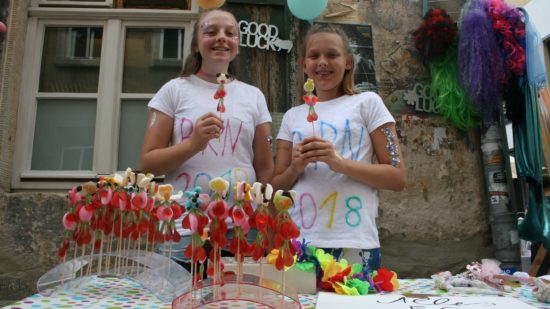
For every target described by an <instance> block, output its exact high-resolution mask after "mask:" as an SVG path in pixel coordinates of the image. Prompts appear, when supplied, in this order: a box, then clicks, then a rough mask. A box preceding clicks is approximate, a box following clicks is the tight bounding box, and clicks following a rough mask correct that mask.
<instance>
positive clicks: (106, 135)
mask: <svg viewBox="0 0 550 309" xmlns="http://www.w3.org/2000/svg"><path fill="white" fill-rule="evenodd" d="M193 7H194V8H195V10H191V11H183V10H181V11H174V10H144V9H135V10H134V9H124V10H121V9H97V8H90V9H84V10H83V9H82V8H59V9H57V8H56V9H52V8H41V7H35V8H30V9H29V20H28V23H27V34H26V39H25V54H24V61H23V69H22V83H21V84H22V85H25V86H24V87H21V89H20V99H19V111H18V115H17V131H16V143H15V149H14V165H13V171H12V188H13V189H15V190H20V189H23V190H24V189H45V190H49V189H53V190H57V189H67V188H69V187H71V186H74V185H78V184H80V183H82V181H83V180H88V179H91V178H95V177H98V176H101V175H111V174H113V173H115V172H121V171H117V170H116V168H117V162H118V158H117V156H118V144H119V136H118V134H119V133H118V132H119V131H120V123H119V122H120V110H121V102H122V101H123V100H124V99H142V100H149V99H151V98H152V97H153V95H154V93H122V74H123V65H124V62H123V57H124V44H125V37H126V29H128V28H161V29H162V28H181V29H184V47H183V51H184V53H183V59H185V57H186V56H187V54H188V53H189V46H190V43H191V35H192V32H193V31H192V29H193V27H194V24H195V21H196V19H197V17H198V10H197V9H196V7H197V6H196V2H195V1H193ZM55 26H59V27H70V26H75V27H102V28H103V38H102V46H101V58H100V60H99V61H100V62H99V65H100V70H99V82H98V89H97V93H59V92H56V93H53V92H39V91H38V90H39V82H40V68H41V61H42V52H43V47H44V38H45V32H46V31H45V30H46V28H47V27H55ZM183 59H182V63H183ZM40 99H94V100H96V104H97V105H96V107H97V110H96V120H95V125H96V127H95V132H94V151H93V163H92V169H91V170H76V171H69V170H61V171H59V170H52V171H46V170H31V160H32V148H33V143H34V130H35V122H36V111H37V103H38V100H40ZM110 102H114V103H110ZM113 132H115V133H114V134H113Z"/></svg>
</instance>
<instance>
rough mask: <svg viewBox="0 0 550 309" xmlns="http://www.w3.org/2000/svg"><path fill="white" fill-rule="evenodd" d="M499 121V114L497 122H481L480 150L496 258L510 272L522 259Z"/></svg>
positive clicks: (511, 188) (506, 156)
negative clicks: (482, 123)
mask: <svg viewBox="0 0 550 309" xmlns="http://www.w3.org/2000/svg"><path fill="white" fill-rule="evenodd" d="M502 123H504V122H503V121H502V115H501V121H500V122H497V121H495V122H490V123H485V124H484V125H482V132H481V152H482V163H483V169H484V174H485V187H486V191H487V196H488V199H489V221H490V225H491V234H492V238H493V246H494V249H495V258H496V259H497V260H499V261H500V262H502V264H501V268H502V269H504V270H506V269H508V270H510V271H513V270H520V265H521V258H520V248H519V237H518V229H517V219H516V213H517V211H516V210H515V209H512V208H514V205H512V203H511V201H512V200H513V198H511V197H513V196H514V194H513V193H514V189H513V185H512V174H511V168H510V162H509V151H508V142H507V140H506V138H505V137H506V134H505V133H504V128H503V126H502V125H501V124H502Z"/></svg>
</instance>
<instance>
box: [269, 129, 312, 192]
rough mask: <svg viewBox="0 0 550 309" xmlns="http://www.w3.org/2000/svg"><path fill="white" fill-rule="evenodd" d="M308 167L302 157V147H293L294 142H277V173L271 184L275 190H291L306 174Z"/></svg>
mask: <svg viewBox="0 0 550 309" xmlns="http://www.w3.org/2000/svg"><path fill="white" fill-rule="evenodd" d="M306 165H307V162H305V161H304V160H303V159H302V158H301V157H300V146H296V147H293V145H292V142H290V141H285V140H277V155H276V156H275V172H274V175H273V180H272V181H271V184H272V185H273V190H274V191H277V190H279V189H280V190H290V189H292V186H294V184H295V183H296V181H297V180H298V177H300V175H301V174H302V173H303V172H304V169H305V167H306Z"/></svg>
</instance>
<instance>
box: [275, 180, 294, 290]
mask: <svg viewBox="0 0 550 309" xmlns="http://www.w3.org/2000/svg"><path fill="white" fill-rule="evenodd" d="M295 199H296V191H283V190H277V192H275V196H274V197H273V205H275V209H277V212H278V213H277V215H276V216H275V219H273V222H272V226H273V234H274V235H275V236H274V237H273V242H274V244H275V248H278V249H279V253H278V255H277V259H276V260H275V268H277V269H278V270H283V271H282V273H283V278H282V280H281V281H282V288H281V290H282V291H284V290H285V285H286V280H285V271H284V267H285V266H286V267H290V266H292V265H293V264H294V255H295V254H296V248H294V246H293V245H292V243H291V240H292V239H295V238H297V237H298V236H300V230H299V229H298V227H297V226H296V224H295V223H294V222H293V221H292V218H291V217H290V214H289V213H288V210H289V209H290V208H292V206H293V205H294V200H295Z"/></svg>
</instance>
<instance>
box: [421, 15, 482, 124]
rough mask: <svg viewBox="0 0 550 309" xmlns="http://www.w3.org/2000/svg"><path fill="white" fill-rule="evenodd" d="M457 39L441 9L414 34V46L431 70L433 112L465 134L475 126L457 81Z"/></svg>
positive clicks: (475, 117)
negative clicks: (464, 131) (435, 111)
mask: <svg viewBox="0 0 550 309" xmlns="http://www.w3.org/2000/svg"><path fill="white" fill-rule="evenodd" d="M456 37H457V27H456V23H455V22H454V21H453V19H452V18H451V17H450V16H449V15H448V14H447V12H446V11H445V10H443V9H431V10H429V11H428V12H427V13H426V15H425V16H424V19H423V21H422V23H421V24H420V26H419V27H418V29H416V31H415V32H414V41H415V46H416V48H417V49H418V51H419V52H420V55H421V56H422V57H423V59H424V60H425V61H427V62H428V64H429V67H430V75H431V77H432V80H431V85H430V90H431V91H430V96H431V97H432V98H433V99H434V101H435V104H433V105H434V108H435V110H437V112H438V113H440V114H442V115H443V117H445V118H446V119H448V120H450V121H451V122H452V123H453V124H454V125H455V126H456V127H457V128H459V129H461V130H467V129H468V128H471V127H473V126H476V125H477V120H476V119H477V113H476V111H475V109H474V108H473V106H472V105H471V104H470V102H468V99H467V97H466V96H465V94H464V92H463V91H462V89H461V88H460V85H459V83H458V80H457V78H456V76H457V74H458V72H457V70H458V68H457V64H456V62H457V53H456Z"/></svg>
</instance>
